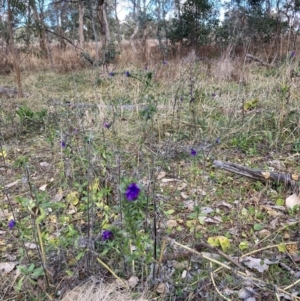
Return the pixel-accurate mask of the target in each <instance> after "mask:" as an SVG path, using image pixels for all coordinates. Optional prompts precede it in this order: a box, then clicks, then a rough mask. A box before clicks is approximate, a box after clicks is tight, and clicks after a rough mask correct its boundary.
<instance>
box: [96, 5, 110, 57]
mask: <svg viewBox="0 0 300 301" xmlns="http://www.w3.org/2000/svg"><path fill="white" fill-rule="evenodd" d="M97 13H98V19H99V22H100V25H101V31H100V34H101V43H102V61H103V62H105V50H106V47H107V45H108V44H109V43H110V39H111V38H110V30H109V24H108V20H107V14H106V3H105V0H98V7H97Z"/></svg>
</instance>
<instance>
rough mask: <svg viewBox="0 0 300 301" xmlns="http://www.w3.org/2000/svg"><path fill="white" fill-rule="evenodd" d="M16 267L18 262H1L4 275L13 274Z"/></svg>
mask: <svg viewBox="0 0 300 301" xmlns="http://www.w3.org/2000/svg"><path fill="white" fill-rule="evenodd" d="M15 266H16V262H0V271H1V272H2V273H4V274H8V273H9V272H11V271H12V270H13V269H14V268H15Z"/></svg>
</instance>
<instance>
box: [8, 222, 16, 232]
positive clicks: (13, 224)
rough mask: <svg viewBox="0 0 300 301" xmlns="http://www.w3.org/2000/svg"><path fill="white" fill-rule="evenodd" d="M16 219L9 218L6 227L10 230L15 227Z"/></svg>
mask: <svg viewBox="0 0 300 301" xmlns="http://www.w3.org/2000/svg"><path fill="white" fill-rule="evenodd" d="M16 224H17V223H16V221H15V220H14V219H11V220H10V221H9V222H8V228H9V229H10V230H11V229H12V228H14V227H15V225H16Z"/></svg>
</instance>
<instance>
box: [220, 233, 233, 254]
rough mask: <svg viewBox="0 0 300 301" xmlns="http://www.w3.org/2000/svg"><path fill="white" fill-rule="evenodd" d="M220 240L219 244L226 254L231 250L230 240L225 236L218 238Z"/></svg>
mask: <svg viewBox="0 0 300 301" xmlns="http://www.w3.org/2000/svg"><path fill="white" fill-rule="evenodd" d="M218 239H219V243H220V245H221V248H222V250H223V252H226V251H227V250H228V249H229V248H230V241H229V239H228V238H227V237H225V236H218Z"/></svg>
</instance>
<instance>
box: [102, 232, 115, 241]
mask: <svg viewBox="0 0 300 301" xmlns="http://www.w3.org/2000/svg"><path fill="white" fill-rule="evenodd" d="M101 236H102V239H103V240H105V241H106V240H112V239H114V234H113V233H112V232H111V231H109V230H104V231H103V232H102V235H101Z"/></svg>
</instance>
